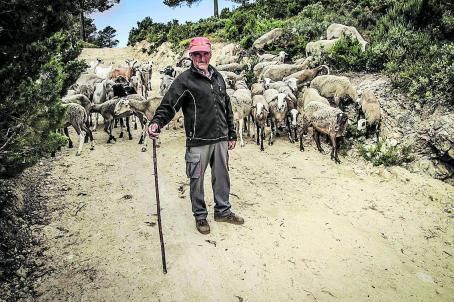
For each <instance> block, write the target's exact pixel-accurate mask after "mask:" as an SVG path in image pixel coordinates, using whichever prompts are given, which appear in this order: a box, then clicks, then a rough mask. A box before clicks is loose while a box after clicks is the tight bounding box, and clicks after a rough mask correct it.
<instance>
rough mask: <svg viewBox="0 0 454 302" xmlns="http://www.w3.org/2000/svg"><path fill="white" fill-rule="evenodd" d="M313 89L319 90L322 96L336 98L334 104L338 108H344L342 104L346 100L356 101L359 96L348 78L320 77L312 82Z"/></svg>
mask: <svg viewBox="0 0 454 302" xmlns="http://www.w3.org/2000/svg"><path fill="white" fill-rule="evenodd" d="M310 87H311V88H315V89H317V90H318V92H319V93H320V95H321V96H324V97H326V98H334V103H335V104H336V105H337V106H338V107H341V108H342V107H343V103H341V102H342V101H343V100H345V99H348V98H349V99H351V100H353V101H356V100H357V99H358V94H357V92H356V88H355V87H354V86H353V85H352V83H350V80H349V79H348V78H347V77H343V76H335V75H322V76H318V77H316V78H315V79H313V80H312V81H311V85H310Z"/></svg>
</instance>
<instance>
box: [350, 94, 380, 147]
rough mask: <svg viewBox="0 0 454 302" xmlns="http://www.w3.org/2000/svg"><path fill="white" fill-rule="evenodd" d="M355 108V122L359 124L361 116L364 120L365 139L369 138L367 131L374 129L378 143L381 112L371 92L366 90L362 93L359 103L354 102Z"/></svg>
mask: <svg viewBox="0 0 454 302" xmlns="http://www.w3.org/2000/svg"><path fill="white" fill-rule="evenodd" d="M356 107H357V115H358V118H357V122H359V120H360V117H361V116H363V117H364V118H365V120H366V137H368V136H369V130H370V129H371V128H372V127H374V128H375V129H374V131H375V134H376V137H377V143H378V140H379V134H380V133H379V132H380V126H381V112H380V103H379V102H378V99H377V98H376V97H375V95H374V93H373V92H372V91H371V90H366V91H364V92H363V93H362V95H361V98H360V99H359V101H358V102H356ZM358 130H359V129H358Z"/></svg>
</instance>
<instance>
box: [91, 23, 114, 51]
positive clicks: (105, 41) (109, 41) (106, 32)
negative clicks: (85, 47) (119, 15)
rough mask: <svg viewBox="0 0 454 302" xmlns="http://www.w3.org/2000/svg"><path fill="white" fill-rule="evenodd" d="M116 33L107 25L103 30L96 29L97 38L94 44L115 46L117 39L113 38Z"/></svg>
mask: <svg viewBox="0 0 454 302" xmlns="http://www.w3.org/2000/svg"><path fill="white" fill-rule="evenodd" d="M116 35H117V30H116V29H115V28H113V27H112V26H107V27H105V28H104V29H103V30H100V31H98V34H97V39H96V41H95V43H96V45H98V46H99V47H109V48H112V47H114V46H117V45H118V43H119V41H118V40H117V39H115V36H116Z"/></svg>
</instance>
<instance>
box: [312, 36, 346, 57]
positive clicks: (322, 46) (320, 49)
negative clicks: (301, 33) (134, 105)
mask: <svg viewBox="0 0 454 302" xmlns="http://www.w3.org/2000/svg"><path fill="white" fill-rule="evenodd" d="M338 40H339V39H333V40H318V41H315V42H309V43H307V45H306V57H309V56H314V57H319V56H321V55H322V53H325V52H327V51H329V50H330V49H331V48H333V46H334V44H336V42H337V41H338Z"/></svg>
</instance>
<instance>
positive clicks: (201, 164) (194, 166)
mask: <svg viewBox="0 0 454 302" xmlns="http://www.w3.org/2000/svg"><path fill="white" fill-rule="evenodd" d="M212 149H213V148H211V145H206V146H199V147H188V148H186V155H185V160H186V175H187V176H188V177H189V178H190V182H189V184H190V197H191V204H192V213H193V214H194V217H195V219H197V220H199V219H205V218H206V217H207V214H208V211H207V208H206V204H205V194H204V189H203V181H204V175H205V170H206V168H207V166H208V163H209V162H210V155H211V152H212Z"/></svg>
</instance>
